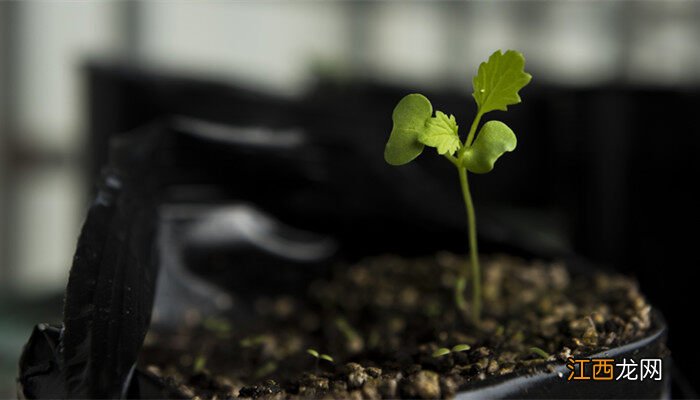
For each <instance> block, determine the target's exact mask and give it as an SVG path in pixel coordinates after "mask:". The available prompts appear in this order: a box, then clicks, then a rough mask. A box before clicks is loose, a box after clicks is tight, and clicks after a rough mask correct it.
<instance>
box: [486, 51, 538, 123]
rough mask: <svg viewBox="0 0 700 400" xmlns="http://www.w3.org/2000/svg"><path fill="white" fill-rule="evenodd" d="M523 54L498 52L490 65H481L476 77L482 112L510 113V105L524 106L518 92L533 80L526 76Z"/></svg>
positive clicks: (488, 63)
mask: <svg viewBox="0 0 700 400" xmlns="http://www.w3.org/2000/svg"><path fill="white" fill-rule="evenodd" d="M524 68H525V57H523V55H522V53H520V52H517V51H514V50H508V51H506V52H505V53H501V51H500V50H497V51H496V52H494V53H493V54H492V55H491V57H489V60H488V61H487V62H483V63H481V65H479V72H478V73H477V75H476V76H475V77H474V81H473V85H474V93H472V96H474V100H476V104H478V105H479V112H480V113H482V114H484V113H487V112H489V111H493V110H501V111H506V110H507V109H508V106H509V105H513V104H518V103H520V96H519V95H518V91H519V90H520V89H522V88H523V87H524V86H525V85H527V84H528V83H530V80H531V79H532V76H531V75H530V74H528V73H526V72H525V70H524Z"/></svg>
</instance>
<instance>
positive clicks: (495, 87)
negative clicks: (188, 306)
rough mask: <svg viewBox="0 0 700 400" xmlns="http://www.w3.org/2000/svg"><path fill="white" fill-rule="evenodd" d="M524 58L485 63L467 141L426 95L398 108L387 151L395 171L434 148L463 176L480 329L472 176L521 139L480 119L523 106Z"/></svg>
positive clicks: (512, 54) (458, 291)
mask: <svg viewBox="0 0 700 400" xmlns="http://www.w3.org/2000/svg"><path fill="white" fill-rule="evenodd" d="M524 67H525V58H524V57H523V55H522V54H521V53H519V52H517V51H513V50H508V51H506V52H505V53H502V52H501V51H500V50H498V51H496V52H494V53H493V54H492V55H491V56H490V57H489V59H488V61H486V62H483V63H481V65H480V66H479V70H478V72H477V75H476V76H475V77H474V79H473V87H474V92H473V93H472V96H473V97H474V100H476V105H477V112H476V117H474V120H473V121H472V124H471V127H470V128H469V132H468V133H467V135H466V138H465V139H464V140H461V139H460V136H459V131H458V128H459V127H458V125H457V121H456V120H455V117H454V116H453V115H449V116H448V115H447V114H445V113H443V112H442V111H436V112H435V116H433V107H432V105H431V103H430V101H429V100H428V99H427V98H426V97H425V96H423V95H422V94H418V93H414V94H409V95H407V96H405V97H404V98H403V99H401V101H399V103H398V104H397V105H396V108H394V112H393V114H392V120H393V128H392V130H391V135H390V136H389V141H388V142H387V143H386V148H385V149H384V159H385V160H386V162H387V163H389V164H391V165H404V164H407V163H409V162H411V161H412V160H413V159H415V158H416V157H418V156H419V155H420V154H421V153H422V152H423V148H424V147H425V146H429V147H434V148H436V149H437V152H438V154H440V155H442V156H443V157H445V158H446V159H447V160H448V161H449V162H450V163H451V164H452V165H454V166H455V168H456V169H457V172H458V174H459V182H460V185H461V189H462V197H463V200H464V204H465V207H466V212H467V225H468V228H469V252H470V264H471V279H472V306H471V316H472V320H473V322H474V323H475V324H479V321H480V314H481V270H480V267H479V253H478V249H477V241H476V218H475V213H474V204H473V202H472V196H471V192H470V191H469V180H468V172H472V173H475V174H483V173H486V172H489V171H491V170H492V169H493V166H494V163H495V162H496V160H498V158H499V157H500V156H502V155H503V154H504V153H505V152H510V151H513V150H515V146H516V144H517V139H516V137H515V134H514V133H513V131H512V130H511V129H510V128H509V127H508V126H507V125H506V124H504V123H503V122H500V121H488V122H486V123H484V124H483V125H482V126H481V129H479V130H478V134H477V128H479V122H480V121H481V117H482V116H483V115H484V114H486V113H488V112H490V111H495V110H500V111H506V110H507V109H508V106H509V105H513V104H518V103H520V96H519V95H518V92H519V91H520V89H522V88H523V87H525V85H527V84H528V83H529V82H530V80H531V78H532V77H531V76H530V74H528V73H526V72H525V71H524ZM467 275H468V271H467V266H466V264H465V267H464V269H463V270H462V271H461V272H460V276H459V278H458V279H457V281H456V282H455V285H454V290H455V304H456V305H457V307H458V308H459V309H460V310H462V311H465V310H466V308H467V307H466V303H465V301H464V291H465V289H466V286H467Z"/></svg>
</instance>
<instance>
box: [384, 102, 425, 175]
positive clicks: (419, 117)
mask: <svg viewBox="0 0 700 400" xmlns="http://www.w3.org/2000/svg"><path fill="white" fill-rule="evenodd" d="M432 114H433V106H432V105H431V104H430V101H428V99H427V98H426V97H425V96H423V95H422V94H418V93H413V94H409V95H407V96H405V97H404V98H403V99H401V101H399V104H397V105H396V108H394V113H393V114H392V116H391V119H392V121H393V122H394V126H393V128H392V129H391V135H390V136H389V141H388V142H387V143H386V147H385V148H384V160H386V162H387V163H389V164H391V165H403V164H407V163H409V162H411V161H412V160H413V159H414V158H416V157H418V156H419V155H420V153H421V152H423V147H424V145H423V143H421V142H419V141H418V137H419V136H420V135H421V134H422V133H423V132H424V131H425V128H426V122H427V121H428V119H429V118H430V117H431V116H432Z"/></svg>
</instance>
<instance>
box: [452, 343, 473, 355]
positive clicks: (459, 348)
mask: <svg viewBox="0 0 700 400" xmlns="http://www.w3.org/2000/svg"><path fill="white" fill-rule="evenodd" d="M471 348H472V347H471V346H470V345H468V344H458V345H456V346H455V347H453V348H452V352H453V353H459V352H461V351H467V350H469V349H471Z"/></svg>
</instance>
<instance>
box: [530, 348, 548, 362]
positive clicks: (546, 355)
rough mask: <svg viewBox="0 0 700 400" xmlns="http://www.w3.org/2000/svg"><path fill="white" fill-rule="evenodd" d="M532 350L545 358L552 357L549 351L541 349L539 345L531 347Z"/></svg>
mask: <svg viewBox="0 0 700 400" xmlns="http://www.w3.org/2000/svg"><path fill="white" fill-rule="evenodd" d="M530 352H531V353H533V354H536V355H538V356H540V357H542V358H543V359H545V360H548V359H549V357H551V355H550V354H549V353H547V352H546V351H544V350H542V349H540V348H539V347H535V346H532V347H530Z"/></svg>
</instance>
